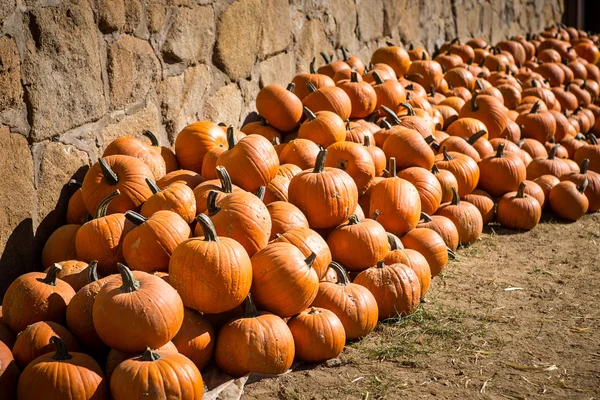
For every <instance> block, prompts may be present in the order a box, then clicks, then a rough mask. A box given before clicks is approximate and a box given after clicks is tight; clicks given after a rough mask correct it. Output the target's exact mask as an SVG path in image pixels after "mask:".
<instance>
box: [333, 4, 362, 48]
mask: <svg viewBox="0 0 600 400" xmlns="http://www.w3.org/2000/svg"><path fill="white" fill-rule="evenodd" d="M332 11H333V18H334V19H335V23H336V36H335V40H336V44H337V46H343V47H347V48H352V45H353V43H354V40H355V37H356V33H354V31H355V29H356V18H357V17H356V5H355V3H354V1H353V0H334V1H333V5H332Z"/></svg>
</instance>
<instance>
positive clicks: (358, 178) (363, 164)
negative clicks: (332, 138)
mask: <svg viewBox="0 0 600 400" xmlns="http://www.w3.org/2000/svg"><path fill="white" fill-rule="evenodd" d="M325 167H326V168H328V167H330V168H339V169H341V170H342V171H345V172H346V173H347V174H348V175H350V177H351V178H352V180H354V183H355V184H356V188H357V190H358V195H359V196H361V195H363V194H364V193H365V192H366V191H367V189H368V188H369V186H370V185H371V183H372V182H373V178H374V177H375V165H374V163H373V158H372V157H371V155H370V153H369V152H368V151H367V149H366V148H365V146H363V145H361V144H358V143H352V142H344V141H342V142H337V143H333V144H332V145H330V146H329V147H328V148H327V159H326V161H325Z"/></svg>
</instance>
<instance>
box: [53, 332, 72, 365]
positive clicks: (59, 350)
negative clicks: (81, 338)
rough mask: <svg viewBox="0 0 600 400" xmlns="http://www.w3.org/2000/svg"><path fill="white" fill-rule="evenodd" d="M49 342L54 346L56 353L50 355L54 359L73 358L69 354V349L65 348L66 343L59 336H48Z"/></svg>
mask: <svg viewBox="0 0 600 400" xmlns="http://www.w3.org/2000/svg"><path fill="white" fill-rule="evenodd" d="M50 342H51V343H53V344H54V345H55V346H56V354H54V356H52V358H53V359H54V360H56V361H65V360H70V359H71V358H73V356H72V355H70V354H69V351H68V350H67V345H66V344H65V342H64V341H63V340H62V339H61V338H59V337H58V336H52V337H51V338H50Z"/></svg>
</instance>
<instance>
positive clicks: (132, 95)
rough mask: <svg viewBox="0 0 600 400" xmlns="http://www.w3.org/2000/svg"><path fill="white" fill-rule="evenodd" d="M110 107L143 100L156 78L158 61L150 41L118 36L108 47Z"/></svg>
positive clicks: (121, 106)
mask: <svg viewBox="0 0 600 400" xmlns="http://www.w3.org/2000/svg"><path fill="white" fill-rule="evenodd" d="M107 63H108V76H109V81H110V105H111V109H118V108H123V107H125V106H127V105H129V104H132V103H135V102H137V101H140V100H143V99H144V98H145V97H146V94H147V93H148V91H149V90H150V89H151V87H152V84H153V83H154V82H155V81H157V80H158V79H159V71H160V64H159V62H158V59H157V58H156V56H155V55H154V52H153V51H152V47H150V44H149V43H148V42H146V41H144V40H140V39H136V38H134V37H133V36H129V35H122V36H121V38H120V39H119V40H118V41H116V42H114V43H112V44H111V45H110V46H109V48H108V61H107Z"/></svg>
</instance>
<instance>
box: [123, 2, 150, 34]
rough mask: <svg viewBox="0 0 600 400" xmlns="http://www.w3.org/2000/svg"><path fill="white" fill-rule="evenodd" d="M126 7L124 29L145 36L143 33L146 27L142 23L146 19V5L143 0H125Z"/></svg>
mask: <svg viewBox="0 0 600 400" xmlns="http://www.w3.org/2000/svg"><path fill="white" fill-rule="evenodd" d="M123 5H124V9H125V25H124V26H123V31H124V32H127V33H130V34H135V35H136V36H138V37H143V36H144V35H143V34H141V32H142V31H144V28H145V27H142V26H141V24H142V22H143V21H144V6H143V5H142V0H123Z"/></svg>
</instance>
